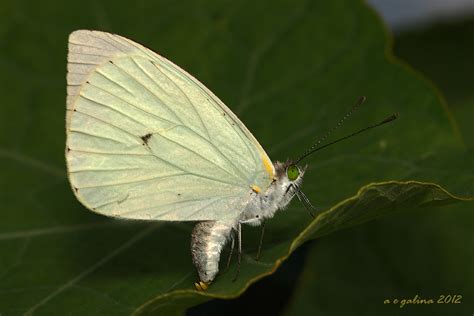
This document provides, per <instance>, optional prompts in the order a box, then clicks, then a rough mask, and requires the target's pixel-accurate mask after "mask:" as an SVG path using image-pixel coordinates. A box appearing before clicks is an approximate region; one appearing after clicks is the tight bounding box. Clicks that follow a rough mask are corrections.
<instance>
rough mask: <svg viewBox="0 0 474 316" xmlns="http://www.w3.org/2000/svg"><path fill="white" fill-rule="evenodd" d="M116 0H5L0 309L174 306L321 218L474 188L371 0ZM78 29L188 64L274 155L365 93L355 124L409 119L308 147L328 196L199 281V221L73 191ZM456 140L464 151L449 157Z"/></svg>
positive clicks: (309, 186) (219, 288) (276, 256)
mask: <svg viewBox="0 0 474 316" xmlns="http://www.w3.org/2000/svg"><path fill="white" fill-rule="evenodd" d="M111 3H113V6H112V5H108V4H107V3H106V2H96V1H92V0H90V1H80V2H75V3H63V2H59V1H43V2H41V3H39V2H38V3H28V5H26V3H24V2H13V1H12V2H8V4H7V5H6V6H4V7H3V10H2V11H0V66H1V67H2V71H1V72H0V86H1V87H3V91H2V97H1V98H2V99H1V100H0V111H1V112H0V132H1V133H0V162H1V163H2V171H1V172H2V176H1V178H0V199H1V201H2V202H3V207H2V221H1V222H0V271H1V272H0V313H2V314H3V313H6V314H8V315H17V314H23V313H25V312H26V313H28V312H34V313H35V314H39V315H50V314H71V315H76V314H77V315H84V314H87V315H99V314H114V315H122V314H124V315H125V314H131V313H136V314H161V313H164V312H166V313H167V314H179V313H181V312H182V311H183V310H185V309H186V308H187V307H189V306H191V305H193V304H197V303H200V302H203V301H205V300H207V299H209V298H211V297H222V298H231V297H236V296H238V295H239V294H240V293H242V292H243V291H244V290H245V289H246V288H247V287H248V286H249V284H251V283H252V282H255V281H256V280H258V279H259V278H262V277H263V276H265V275H268V274H270V273H272V272H274V271H275V269H276V268H277V267H278V266H279V264H280V263H281V262H282V260H284V259H285V258H286V257H287V256H288V255H289V254H290V253H291V251H292V250H293V249H294V247H296V246H297V245H298V244H300V243H301V242H303V241H304V240H306V239H309V238H314V237H316V235H318V234H320V233H323V232H327V233H328V232H330V231H332V230H334V229H339V228H343V227H347V226H350V225H354V224H357V223H359V222H362V221H364V220H368V219H371V218H374V217H376V216H379V215H382V214H383V213H387V212H390V211H396V210H401V209H406V208H407V207H408V206H409V208H416V207H421V206H427V205H437V204H438V203H451V202H455V201H460V202H461V199H460V198H458V197H456V196H472V194H473V191H474V190H473V183H474V181H472V180H473V179H472V174H467V175H461V174H460V171H459V170H460V169H459V168H460V166H462V165H464V166H469V165H470V162H469V161H466V160H463V158H462V157H464V156H463V151H464V149H463V143H462V140H461V138H460V137H459V135H458V134H457V133H456V128H455V126H454V125H453V124H454V123H453V121H452V120H451V119H450V114H449V113H448V112H447V110H446V109H445V108H443V106H442V104H441V103H440V101H439V98H438V96H437V95H436V93H435V92H434V90H433V88H432V87H431V85H430V84H429V83H427V82H426V81H424V80H423V79H422V78H420V77H419V76H417V75H416V74H414V73H413V72H411V71H410V70H409V69H408V68H407V67H405V66H402V65H400V64H398V63H396V62H394V61H393V60H392V58H391V57H387V54H386V50H387V39H386V34H385V33H384V31H383V28H382V26H381V24H380V21H379V20H378V18H377V17H376V16H375V15H374V13H373V12H372V11H371V10H369V9H368V8H367V7H366V6H365V5H363V4H361V3H359V2H356V1H342V0H340V1H331V2H329V1H320V2H314V1H299V2H296V3H294V2H292V3H291V4H290V3H287V2H285V1H276V2H275V1H272V2H270V1H258V2H255V1H253V2H250V1H239V2H230V1H211V2H206V4H202V3H200V2H191V1H189V2H188V1H184V2H183V1H182V2H179V3H175V2H167V1H159V2H153V3H151V2H146V3H143V2H141V3H140V4H137V5H131V4H130V3H129V2H126V1H113V2H111ZM79 12H81V13H80V14H78V13H79ZM263 17H264V18H263ZM77 28H90V29H101V30H105V31H111V32H114V33H118V34H122V35H124V36H127V37H129V38H131V39H134V40H136V41H138V42H141V43H143V44H144V45H146V46H148V47H151V48H152V49H155V50H156V51H158V52H160V53H162V54H163V55H165V56H166V57H168V58H170V59H171V60H173V61H174V62H176V63H177V64H178V65H181V66H183V68H184V69H186V70H188V71H189V72H190V73H192V74H194V75H195V76H196V77H197V78H198V79H200V80H201V81H203V83H205V84H206V85H207V86H208V87H209V88H210V89H211V90H213V91H214V92H215V93H216V94H217V95H218V96H219V97H220V98H221V99H222V100H223V101H224V102H225V103H226V104H228V106H229V107H230V108H231V109H232V110H233V111H235V113H236V114H238V116H239V117H240V118H241V119H242V121H243V122H244V123H245V124H246V125H247V126H248V128H249V129H250V130H251V131H252V132H253V133H254V135H255V136H256V138H257V139H259V141H260V142H261V144H262V145H263V146H264V148H267V149H268V153H269V154H270V156H271V157H272V159H273V160H278V159H279V160H285V159H286V158H287V157H296V156H297V155H299V154H301V153H302V152H304V150H305V149H307V148H308V147H309V146H310V145H311V144H312V143H314V142H315V140H316V139H317V138H318V136H319V135H321V134H322V133H323V132H324V131H325V130H327V129H328V128H331V127H332V126H334V124H335V123H336V122H337V121H338V120H339V119H340V118H341V117H342V115H343V114H344V113H345V112H346V111H347V110H348V108H349V107H350V105H351V104H352V103H353V102H354V101H355V100H356V99H357V98H358V97H359V96H360V95H366V96H368V102H367V103H366V104H364V106H363V107H362V108H361V109H360V111H359V113H356V114H354V115H353V117H352V118H351V120H350V122H348V123H347V124H346V126H345V127H344V130H345V131H346V132H347V131H352V130H354V129H356V128H360V127H365V126H367V125H368V124H371V123H374V122H375V121H378V120H381V119H383V118H384V117H386V116H387V115H388V114H391V113H393V112H398V113H399V114H400V119H399V120H398V121H397V122H395V123H393V124H392V125H391V126H386V127H384V128H380V129H378V130H376V131H372V132H370V133H367V134H365V135H364V136H360V137H357V138H354V139H352V140H351V141H348V142H345V143H343V144H340V145H336V146H334V147H331V148H328V149H327V150H325V151H321V152H319V153H318V154H317V155H315V156H314V157H311V159H308V160H307V163H308V164H309V167H308V169H307V172H306V176H305V184H304V191H305V193H306V194H307V195H308V196H309V197H310V199H311V200H312V201H313V204H315V205H317V206H318V208H319V209H321V210H326V211H325V212H324V213H322V215H321V216H320V217H318V218H316V219H315V220H314V221H313V222H311V221H310V219H309V217H308V216H307V214H306V212H305V211H304V209H303V208H302V206H301V205H299V204H298V203H297V201H295V202H293V203H292V206H291V207H290V208H289V209H288V210H286V211H284V212H280V213H279V214H278V215H277V216H276V217H275V218H274V219H273V220H271V221H270V222H269V223H268V224H267V228H268V230H267V234H266V236H265V243H264V249H263V254H262V259H261V261H259V262H256V261H254V260H253V259H252V258H253V256H254V253H255V250H256V247H257V243H258V242H257V240H258V231H257V230H256V229H252V228H247V227H246V228H245V229H244V232H243V234H244V251H245V253H244V257H243V265H242V271H241V274H240V276H239V278H238V280H237V281H236V282H235V283H233V282H231V279H232V278H233V276H234V275H233V273H234V270H235V264H233V265H232V266H231V269H230V270H229V272H227V273H223V274H222V275H220V276H219V277H218V278H217V279H216V281H215V283H213V284H212V285H211V287H210V289H209V291H207V292H205V293H198V292H196V291H195V290H194V289H193V282H194V281H195V280H196V278H197V276H196V274H195V271H194V268H193V266H192V264H191V259H190V252H189V236H190V230H191V228H192V225H191V224H190V223H157V224H146V223H135V222H120V221H116V220H113V219H107V218H103V217H100V216H97V215H95V214H93V213H91V212H88V211H86V210H85V209H84V208H83V207H82V206H81V205H80V204H79V203H78V202H77V201H76V200H75V198H74V196H73V194H72V192H71V191H70V188H69V185H68V183H67V179H66V173H65V167H64V156H63V155H64V115H65V107H64V103H65V82H64V77H65V59H66V39H67V35H68V33H69V32H71V31H73V30H74V29H77ZM288 117H292V119H291V120H288ZM342 133H344V132H342V131H341V132H340V133H337V134H335V135H333V137H338V136H340V135H342ZM458 153H459V154H458ZM448 154H451V155H456V156H457V157H458V159H459V164H456V165H446V164H445V161H446V160H444V158H443V157H445V156H446V155H448ZM440 166H443V168H440ZM468 170H472V168H471V169H468ZM408 180H418V182H410V181H408ZM387 181H390V182H387ZM374 182H382V183H380V184H376V183H375V184H370V183H374ZM422 182H432V183H437V184H429V183H422ZM367 184H370V185H368V186H366V185H367ZM440 185H441V186H443V187H444V188H445V189H443V188H442V187H440ZM361 187H362V189H360V188H361ZM358 190H359V193H357V194H356V195H355V196H354V197H353V198H349V199H347V198H348V197H350V196H352V195H354V194H355V192H357V191H358ZM446 190H448V191H449V192H451V193H448V192H447V191H446ZM158 193H159V192H157V194H158ZM341 201H342V202H341ZM351 203H352V204H351ZM354 203H355V204H354ZM463 203H465V202H463ZM364 205H366V206H368V207H370V209H367V208H365V209H363V208H361V206H364ZM318 227H321V229H322V230H323V229H324V231H321V232H319V231H318V230H317V229H316V228H318ZM315 234H316V235H315ZM85 302H86V303H85Z"/></svg>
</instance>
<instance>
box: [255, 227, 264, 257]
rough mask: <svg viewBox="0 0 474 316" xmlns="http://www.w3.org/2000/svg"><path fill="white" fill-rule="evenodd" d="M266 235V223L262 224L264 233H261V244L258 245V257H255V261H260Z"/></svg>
mask: <svg viewBox="0 0 474 316" xmlns="http://www.w3.org/2000/svg"><path fill="white" fill-rule="evenodd" d="M264 234H265V222H262V231H261V233H260V242H259V243H258V250H257V256H256V257H255V261H258V260H260V252H261V250H262V244H263V235H264Z"/></svg>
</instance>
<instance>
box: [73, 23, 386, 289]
mask: <svg viewBox="0 0 474 316" xmlns="http://www.w3.org/2000/svg"><path fill="white" fill-rule="evenodd" d="M363 100H364V99H361V100H359V102H358V103H357V105H360V104H361V103H362V102H363ZM66 104H67V111H66V132H67V143H66V161H67V169H68V177H69V181H70V184H71V187H72V189H73V192H74V194H75V195H76V197H77V199H78V200H79V201H80V202H81V203H82V204H83V205H84V206H85V207H87V208H88V209H90V210H92V211H93V212H96V213H99V214H102V215H105V216H110V217H114V218H122V219H137V220H150V221H196V222H197V224H196V225H195V227H194V229H193V232H192V236H191V254H192V260H193V263H194V265H195V267H196V269H197V273H198V276H199V280H198V282H196V283H195V287H196V288H197V289H198V290H206V289H207V288H208V286H209V284H210V283H211V282H212V281H213V280H214V279H215V277H216V275H217V273H218V271H219V260H220V254H221V251H222V249H223V247H224V245H225V244H226V243H227V242H229V241H230V242H231V248H232V250H233V249H234V245H235V240H237V247H238V254H239V256H238V262H239V265H238V268H239V267H240V254H241V225H242V224H249V225H253V226H259V225H263V224H264V223H265V220H267V219H269V218H271V217H273V215H274V214H275V212H276V211H277V210H279V209H283V208H285V207H286V206H287V205H288V204H289V203H290V201H291V200H292V198H293V197H294V196H297V197H298V199H299V200H300V201H301V202H302V203H303V204H304V205H305V206H306V207H307V208H308V210H310V211H311V210H312V209H314V208H313V206H312V205H311V203H310V202H309V199H308V198H307V197H306V195H305V194H304V193H303V192H302V191H301V185H302V181H303V176H304V173H305V170H306V168H305V167H302V166H300V165H299V163H300V162H301V160H302V159H304V158H305V157H307V156H308V155H310V154H312V153H313V152H314V151H316V150H319V149H320V148H323V147H326V146H327V145H325V146H320V147H318V145H319V143H321V142H322V141H323V140H324V139H325V138H326V137H327V135H329V133H327V134H326V135H325V137H323V138H322V139H321V140H320V141H319V142H318V143H316V144H315V145H313V147H311V148H310V149H309V150H308V151H307V152H306V153H305V154H304V155H302V156H301V157H300V158H298V159H296V160H288V161H286V162H283V163H282V162H275V163H272V161H271V160H270V158H269V157H268V155H267V154H266V152H265V150H264V149H263V148H262V146H261V145H260V144H259V142H258V141H257V140H256V139H255V137H254V136H253V135H252V133H250V131H249V130H248V129H247V128H246V127H245V125H244V124H243V123H242V122H241V121H240V120H239V119H238V118H237V116H236V115H235V114H234V113H232V111H231V110H230V109H229V108H228V107H227V106H226V105H225V104H224V103H223V102H222V101H221V100H219V98H218V97H216V96H215V95H214V94H213V93H212V92H211V91H210V90H208V89H207V88H206V87H205V86H204V85H203V84H202V83H200V82H199V81H198V80H197V79H195V78H194V77H193V76H191V75H190V74H188V73H187V72H186V71H184V70H183V69H181V68H180V67H178V66H177V65H175V64H174V63H172V62H171V61H169V60H168V59H166V58H164V57H162V56H160V55H158V54H157V53H155V52H153V51H151V50H150V49H148V48H146V47H144V46H142V45H140V44H138V43H136V42H134V41H131V40H129V39H127V38H124V37H122V36H119V35H115V34H110V33H106V32H100V31H90V30H78V31H75V32H73V33H71V34H70V36H69V51H68V63H67V101H66ZM355 108H356V107H354V108H353V109H355ZM349 114H350V113H349ZM345 118H346V117H344V119H345ZM344 119H343V120H344ZM343 120H341V122H340V123H342V121H343ZM390 120H393V118H389V119H388V120H387V119H386V120H385V121H384V122H382V123H379V124H376V125H373V126H370V127H369V128H373V127H375V126H379V125H381V124H384V123H386V122H388V121H390ZM339 126H340V124H338V126H336V128H337V127H339ZM369 128H366V129H369ZM366 129H364V130H366ZM361 131H363V130H361ZM361 131H359V132H361ZM359 132H357V133H359ZM357 133H354V134H357ZM340 140H343V139H340ZM340 140H338V141H340ZM335 142H337V141H335ZM335 142H333V143H335ZM331 144H332V143H331ZM328 145H330V144H328ZM262 233H263V229H262ZM262 236H263V235H262ZM259 249H260V247H259Z"/></svg>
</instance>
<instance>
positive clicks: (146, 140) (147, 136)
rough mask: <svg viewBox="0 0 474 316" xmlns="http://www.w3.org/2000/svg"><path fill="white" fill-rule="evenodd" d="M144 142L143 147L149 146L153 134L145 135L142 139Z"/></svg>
mask: <svg viewBox="0 0 474 316" xmlns="http://www.w3.org/2000/svg"><path fill="white" fill-rule="evenodd" d="M140 138H141V139H142V141H143V145H148V141H149V140H150V138H151V133H148V134H146V135H143V136H141V137H140Z"/></svg>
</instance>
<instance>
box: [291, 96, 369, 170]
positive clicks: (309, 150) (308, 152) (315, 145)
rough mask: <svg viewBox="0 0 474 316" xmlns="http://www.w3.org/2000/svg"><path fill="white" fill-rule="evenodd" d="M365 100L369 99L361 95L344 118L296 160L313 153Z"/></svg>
mask: <svg viewBox="0 0 474 316" xmlns="http://www.w3.org/2000/svg"><path fill="white" fill-rule="evenodd" d="M365 100H367V98H366V97H364V96H361V97H360V98H359V99H357V102H356V103H355V104H354V105H353V106H352V108H351V109H350V110H349V112H347V113H346V115H344V116H343V117H342V119H341V120H340V121H339V122H337V124H336V126H334V127H333V128H331V129H330V130H328V131H327V132H326V133H325V134H324V135H323V136H322V137H321V138H320V139H319V140H318V141H317V142H316V143H315V144H314V145H313V146H311V148H309V149H308V150H307V151H306V152H305V153H304V154H303V155H302V156H301V157H300V158H298V160H296V164H297V163H298V162H300V161H301V160H303V158H305V157H306V156H309V155H311V154H312V153H313V150H314V149H315V148H316V147H318V146H319V144H321V143H322V142H324V141H325V140H326V139H327V138H328V137H329V135H331V134H332V133H333V132H334V131H335V130H337V129H338V128H339V127H341V126H342V124H344V121H345V120H347V119H348V118H349V117H350V116H351V115H352V113H354V112H355V111H356V110H357V109H358V108H359V107H360V106H361V105H362V104H363V103H364V102H365Z"/></svg>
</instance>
